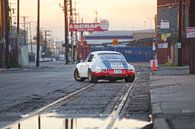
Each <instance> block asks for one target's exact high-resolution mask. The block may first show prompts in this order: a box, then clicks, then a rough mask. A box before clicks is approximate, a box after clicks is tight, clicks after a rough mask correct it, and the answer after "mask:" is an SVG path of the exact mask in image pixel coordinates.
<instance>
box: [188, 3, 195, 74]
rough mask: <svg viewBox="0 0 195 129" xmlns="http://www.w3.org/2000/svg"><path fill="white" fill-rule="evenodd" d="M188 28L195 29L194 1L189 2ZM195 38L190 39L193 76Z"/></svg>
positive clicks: (194, 72)
mask: <svg viewBox="0 0 195 129" xmlns="http://www.w3.org/2000/svg"><path fill="white" fill-rule="evenodd" d="M189 26H190V27H195V1H194V0H190V9H189ZM194 50H195V38H192V39H190V73H191V74H195V51H194Z"/></svg>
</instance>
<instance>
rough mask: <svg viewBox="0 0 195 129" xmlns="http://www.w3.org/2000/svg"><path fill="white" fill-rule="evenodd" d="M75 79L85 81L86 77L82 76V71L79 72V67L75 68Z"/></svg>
mask: <svg viewBox="0 0 195 129" xmlns="http://www.w3.org/2000/svg"><path fill="white" fill-rule="evenodd" d="M74 79H75V80H76V81H80V82H83V81H85V78H82V77H80V73H79V71H78V69H75V70H74Z"/></svg>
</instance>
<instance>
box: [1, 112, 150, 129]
mask: <svg viewBox="0 0 195 129" xmlns="http://www.w3.org/2000/svg"><path fill="white" fill-rule="evenodd" d="M110 121H111V118H109V117H108V118H63V117H62V116H60V117H59V115H57V114H55V113H49V114H43V115H40V116H33V117H31V118H28V119H24V120H21V121H18V122H15V123H13V124H11V125H9V126H7V127H5V128H4V129H107V126H108V124H109V122H110ZM148 124H150V122H147V121H140V120H135V119H125V118H124V119H117V120H116V122H115V123H114V125H113V127H112V128H113V129H141V128H143V127H144V126H146V125H148Z"/></svg>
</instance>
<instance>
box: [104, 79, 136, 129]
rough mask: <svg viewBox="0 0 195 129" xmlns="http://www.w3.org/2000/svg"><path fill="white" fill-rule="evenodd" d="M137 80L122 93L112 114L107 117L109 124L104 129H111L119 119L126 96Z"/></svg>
mask: <svg viewBox="0 0 195 129" xmlns="http://www.w3.org/2000/svg"><path fill="white" fill-rule="evenodd" d="M136 81H137V79H136V80H135V81H134V82H133V83H132V84H127V85H128V87H127V90H125V92H123V94H122V95H121V97H120V98H119V100H118V102H117V103H116V105H115V107H114V109H113V111H112V113H111V114H110V115H109V117H110V122H109V123H108V124H107V125H106V127H105V129H112V128H113V126H114V124H115V122H116V120H117V118H119V115H120V112H121V111H122V109H123V107H124V106H125V103H126V101H127V99H128V96H129V94H130V92H131V90H132V87H133V86H134V85H135V83H136Z"/></svg>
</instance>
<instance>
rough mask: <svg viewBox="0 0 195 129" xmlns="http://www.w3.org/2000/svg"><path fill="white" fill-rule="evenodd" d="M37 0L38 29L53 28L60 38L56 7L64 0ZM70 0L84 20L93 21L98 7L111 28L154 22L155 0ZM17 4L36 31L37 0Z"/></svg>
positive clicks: (59, 13) (13, 0)
mask: <svg viewBox="0 0 195 129" xmlns="http://www.w3.org/2000/svg"><path fill="white" fill-rule="evenodd" d="M40 1H41V29H47V30H52V32H53V36H54V38H55V39H56V40H63V39H64V38H63V36H64V29H63V26H64V20H63V18H64V14H63V12H62V9H61V8H60V7H59V4H60V3H61V4H63V0H40ZM121 1H122V2H121ZM10 2H11V3H12V4H11V5H12V7H13V8H16V0H10ZM73 3H76V5H77V11H78V12H79V17H80V19H81V18H83V21H84V22H94V19H95V12H96V11H97V12H98V20H100V19H107V20H109V22H110V27H109V29H110V30H132V29H133V30H139V29H149V28H151V21H152V25H153V26H154V20H152V19H153V18H154V15H155V14H156V0H73ZM20 5H21V13H20V15H21V16H27V22H28V21H31V22H34V23H33V24H32V26H33V30H32V31H33V32H34V33H35V32H36V30H35V26H36V19H37V0H20ZM15 15H16V13H15ZM21 22H22V19H21ZM153 26H152V28H154V27H153Z"/></svg>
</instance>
